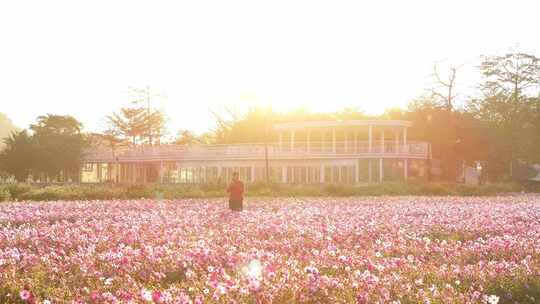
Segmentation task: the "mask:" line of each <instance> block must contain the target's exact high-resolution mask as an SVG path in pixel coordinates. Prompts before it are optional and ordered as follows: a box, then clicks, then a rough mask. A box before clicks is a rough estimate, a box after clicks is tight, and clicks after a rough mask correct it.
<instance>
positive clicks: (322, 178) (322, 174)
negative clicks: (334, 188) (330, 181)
mask: <svg viewBox="0 0 540 304" xmlns="http://www.w3.org/2000/svg"><path fill="white" fill-rule="evenodd" d="M325 174H326V172H325V168H324V164H321V174H320V178H321V184H324V180H325Z"/></svg>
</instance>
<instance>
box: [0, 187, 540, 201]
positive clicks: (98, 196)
mask: <svg viewBox="0 0 540 304" xmlns="http://www.w3.org/2000/svg"><path fill="white" fill-rule="evenodd" d="M224 188H225V186H224V185H219V184H204V185H129V186H114V187H111V186H107V185H93V186H89V185H62V186H58V185H54V186H45V187H43V186H41V187H40V186H32V185H28V184H6V185H0V201H49V200H106V199H136V198H150V199H161V198H163V199H175V198H211V197H223V196H225V191H224ZM522 191H534V192H536V191H540V187H538V186H536V185H535V186H533V187H524V186H523V185H519V184H514V183H504V184H488V185H483V186H470V185H460V184H442V183H382V184H372V185H365V186H353V185H283V184H270V185H267V184H253V185H247V191H246V195H247V196H274V197H276V196H278V197H279V196H383V195H426V196H447V195H453V196H490V195H498V194H502V193H515V192H522Z"/></svg>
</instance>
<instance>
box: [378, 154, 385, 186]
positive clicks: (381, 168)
mask: <svg viewBox="0 0 540 304" xmlns="http://www.w3.org/2000/svg"><path fill="white" fill-rule="evenodd" d="M383 178H384V166H383V159H382V158H379V182H381V183H382V181H383Z"/></svg>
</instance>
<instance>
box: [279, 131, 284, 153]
mask: <svg viewBox="0 0 540 304" xmlns="http://www.w3.org/2000/svg"><path fill="white" fill-rule="evenodd" d="M281 151H283V132H282V131H279V152H281Z"/></svg>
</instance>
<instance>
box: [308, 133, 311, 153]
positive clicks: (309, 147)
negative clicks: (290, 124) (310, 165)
mask: <svg viewBox="0 0 540 304" xmlns="http://www.w3.org/2000/svg"><path fill="white" fill-rule="evenodd" d="M307 151H308V152H310V151H311V130H310V129H308V130H307Z"/></svg>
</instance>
